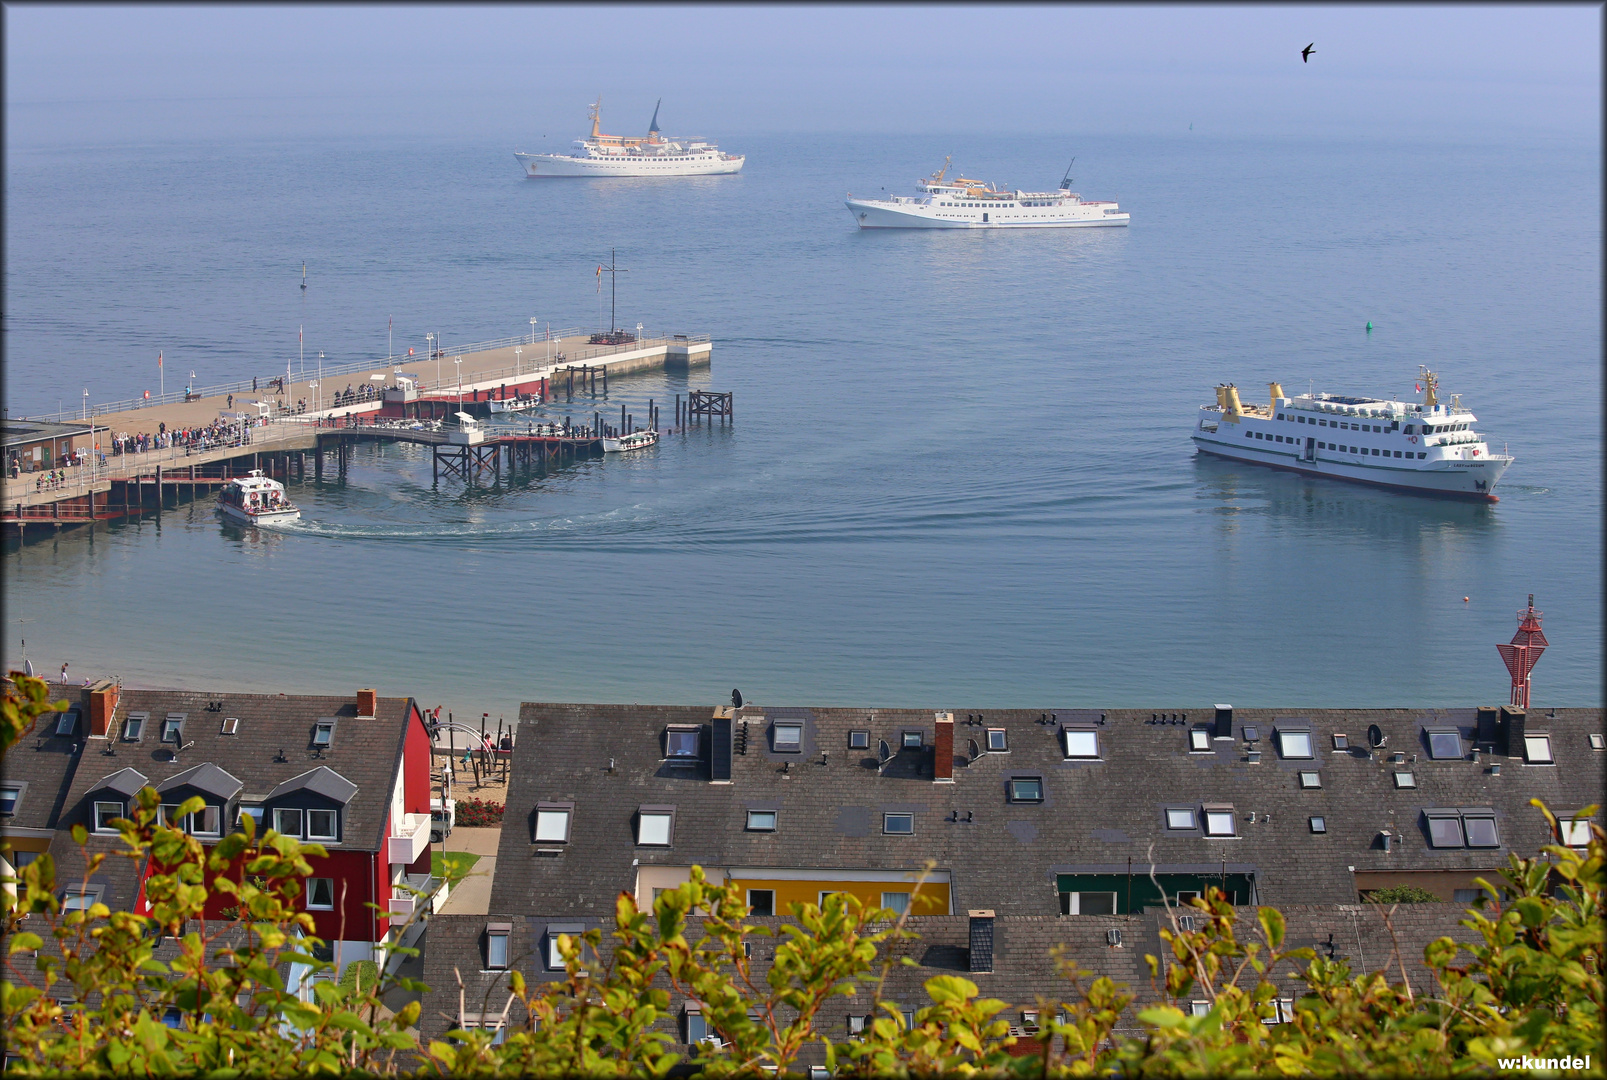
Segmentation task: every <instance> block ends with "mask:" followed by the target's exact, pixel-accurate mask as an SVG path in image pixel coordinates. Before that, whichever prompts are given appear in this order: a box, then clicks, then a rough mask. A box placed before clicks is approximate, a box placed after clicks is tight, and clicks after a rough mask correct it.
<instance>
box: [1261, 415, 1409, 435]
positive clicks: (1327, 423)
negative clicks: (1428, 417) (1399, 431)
mask: <svg viewBox="0 0 1607 1080" xmlns="http://www.w3.org/2000/svg"><path fill="white" fill-rule="evenodd" d="M1278 419H1279V420H1293V421H1295V423H1297V424H1316V425H1318V426H1319V427H1336V428H1342V429H1344V430H1346V431H1376V432H1378V434H1380V435H1384V434H1388V432H1389V430H1390V429H1389V428H1387V427H1385V426H1384V425H1382V424H1352V423H1349V422H1348V421H1345V420H1319V419H1318V418H1317V417H1315V416H1313V417H1310V418H1309V419H1308V418H1307V417H1304V416H1286V415H1284V414H1283V413H1279V414H1278ZM1427 430H1428V428H1427V427H1426V426H1425V427H1424V431H1425V432H1426V431H1427ZM1411 433H1412V428H1411V426H1410V425H1408V426H1407V428H1406V434H1408V435H1410V434H1411Z"/></svg>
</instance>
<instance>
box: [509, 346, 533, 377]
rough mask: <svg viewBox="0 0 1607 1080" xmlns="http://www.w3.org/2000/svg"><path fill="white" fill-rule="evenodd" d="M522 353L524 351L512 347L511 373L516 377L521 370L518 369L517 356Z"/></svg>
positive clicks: (517, 347)
mask: <svg viewBox="0 0 1607 1080" xmlns="http://www.w3.org/2000/svg"><path fill="white" fill-rule="evenodd" d="M531 344H535V343H534V342H531ZM523 351H524V350H522V349H521V348H519V346H517V345H515V346H514V347H513V373H514V374H515V375H518V374H519V372H520V370H521V369H520V367H519V354H520V353H521V352H523Z"/></svg>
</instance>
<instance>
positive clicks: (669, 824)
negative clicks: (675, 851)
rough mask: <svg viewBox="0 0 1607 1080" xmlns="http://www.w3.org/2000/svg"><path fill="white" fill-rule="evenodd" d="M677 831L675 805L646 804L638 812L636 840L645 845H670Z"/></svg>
mask: <svg viewBox="0 0 1607 1080" xmlns="http://www.w3.org/2000/svg"><path fill="white" fill-rule="evenodd" d="M674 832H675V808H674V807H673V806H644V807H642V808H641V809H640V810H639V811H637V814H636V842H637V844H639V845H641V846H643V847H669V846H670V838H671V837H672V836H673V835H674Z"/></svg>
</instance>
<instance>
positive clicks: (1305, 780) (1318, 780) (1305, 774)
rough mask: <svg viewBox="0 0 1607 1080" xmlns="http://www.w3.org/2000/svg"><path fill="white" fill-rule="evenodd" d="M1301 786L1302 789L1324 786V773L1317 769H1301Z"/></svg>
mask: <svg viewBox="0 0 1607 1080" xmlns="http://www.w3.org/2000/svg"><path fill="white" fill-rule="evenodd" d="M1300 786H1301V788H1302V789H1306V788H1320V787H1322V773H1320V772H1318V771H1317V770H1316V769H1303V770H1301V773H1300Z"/></svg>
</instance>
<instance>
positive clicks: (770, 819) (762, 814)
mask: <svg viewBox="0 0 1607 1080" xmlns="http://www.w3.org/2000/svg"><path fill="white" fill-rule="evenodd" d="M748 831H749V832H775V831H776V812H775V811H774V810H749V811H748Z"/></svg>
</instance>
